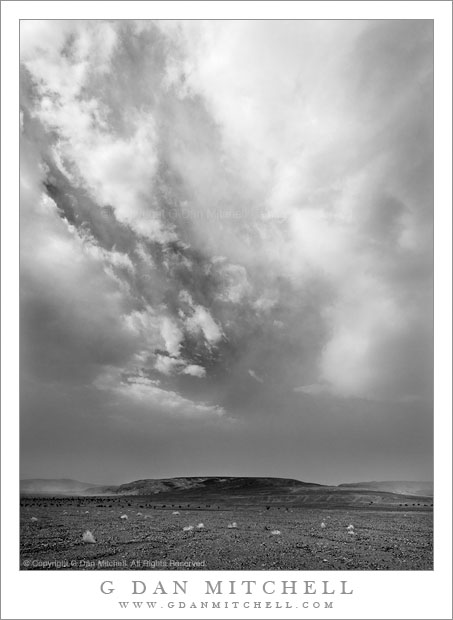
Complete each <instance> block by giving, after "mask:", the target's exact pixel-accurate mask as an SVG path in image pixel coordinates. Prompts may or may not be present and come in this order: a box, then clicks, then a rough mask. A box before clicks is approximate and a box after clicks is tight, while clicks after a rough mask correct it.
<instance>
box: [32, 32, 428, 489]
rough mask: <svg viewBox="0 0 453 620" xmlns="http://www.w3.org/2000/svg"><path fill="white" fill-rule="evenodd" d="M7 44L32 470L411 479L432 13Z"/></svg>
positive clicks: (424, 451)
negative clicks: (15, 73) (13, 60)
mask: <svg viewBox="0 0 453 620" xmlns="http://www.w3.org/2000/svg"><path fill="white" fill-rule="evenodd" d="M21 41H22V51H21V57H22V63H23V65H22V74H21V81H22V97H21V106H22V117H21V118H22V137H21V139H22V147H21V159H22V161H21V177H22V186H21V371H22V377H21V380H22V388H21V389H22V393H23V399H22V409H21V422H22V444H23V451H22V455H23V464H24V468H25V469H26V471H27V472H28V473H31V470H32V469H33V468H36V469H37V470H40V471H42V472H43V473H45V474H46V475H53V474H52V471H55V472H57V470H59V469H60V471H62V470H61V468H62V467H63V465H62V458H63V456H62V455H64V454H65V449H63V446H65V447H66V453H67V454H71V455H72V456H71V459H70V460H69V461H68V464H67V472H66V473H67V475H73V477H77V476H78V477H80V478H87V479H90V477H92V476H91V473H90V472H91V471H94V470H95V469H96V470H97V471H100V470H99V467H97V466H95V464H96V463H100V462H102V463H103V465H102V466H101V471H105V472H108V471H110V472H111V476H113V477H114V478H115V479H120V478H121V479H122V480H126V479H128V478H132V477H143V476H145V475H167V474H168V475H170V474H174V475H176V474H178V473H183V472H184V473H210V474H214V473H238V474H239V473H241V472H242V473H250V474H252V473H255V474H258V473H259V472H260V471H262V468H263V467H264V464H265V463H267V467H268V468H269V470H268V471H267V473H268V474H270V475H271V474H276V475H277V474H282V475H283V474H284V475H290V476H294V477H301V478H304V477H305V478H307V477H309V478H312V479H320V476H321V477H322V478H323V479H326V480H328V479H332V478H331V476H330V474H329V468H330V469H331V468H332V463H331V461H332V459H334V460H335V461H336V462H337V465H335V467H336V469H337V470H338V471H340V472H343V476H344V477H345V478H348V477H351V476H352V475H353V473H352V471H353V470H351V466H349V465H348V463H347V458H346V457H345V456H344V455H345V454H346V455H350V454H351V453H354V454H356V460H357V463H360V464H361V467H362V466H363V467H365V462H369V464H370V465H369V476H370V477H373V478H379V477H384V478H389V477H390V478H391V477H397V478H398V477H400V478H401V477H408V475H407V474H406V473H405V472H408V471H409V470H410V468H413V472H414V474H413V475H416V476H417V477H426V476H429V475H430V445H431V443H430V441H431V431H430V429H431V404H430V403H431V396H432V379H431V367H432V348H431V340H432V321H431V300H432V258H431V256H432V240H431V231H432V100H431V99H432V28H431V24H430V23H429V22H398V21H397V22H363V21H354V22H330V21H326V22H285V21H279V22H138V23H136V22H74V23H71V22H59V21H56V22H39V21H38V22H23V30H22V36H21ZM270 41H272V44H270V43H269V42H270ZM282 67H284V68H285V70H284V71H282ZM405 437H406V439H405ZM32 438H36V439H35V440H34V439H32ZM70 444H71V445H74V448H71V449H70V448H69V445H70ZM315 446H316V448H315ZM415 446H416V447H415ZM147 447H148V448H149V450H148V451H147ZM68 450H69V452H68ZM149 452H151V453H152V456H150V455H149ZM77 454H79V455H80V458H79V461H80V460H82V461H83V463H84V464H83V465H82V464H81V463H78V457H77ZM266 454H267V461H266V456H265V455H266ZM329 455H330V456H329ZM367 455H368V456H367ZM379 455H381V456H382V455H385V461H386V463H387V466H385V465H384V464H379ZM417 455H418V456H417ZM233 461H234V464H233ZM301 469H303V471H301ZM304 471H305V472H308V473H309V475H306V474H304V473H303V472H304ZM391 471H393V472H394V474H393V475H391V473H390V472H391ZM113 472H114V473H113ZM121 472H123V474H122V473H121ZM317 472H319V474H317ZM415 472H417V474H416V473H415ZM425 472H426V473H425ZM363 473H365V472H363ZM338 475H339V476H340V477H341V473H340V474H338ZM106 480H107V481H109V482H110V481H112V478H111V477H110V476H108V475H107V473H106Z"/></svg>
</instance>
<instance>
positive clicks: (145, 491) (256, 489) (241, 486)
mask: <svg viewBox="0 0 453 620" xmlns="http://www.w3.org/2000/svg"><path fill="white" fill-rule="evenodd" d="M321 486H322V485H320V484H315V483H312V482H301V481H300V480H293V479H290V478H256V477H234V476H192V477H185V478H160V479H156V480H153V479H145V480H135V481H134V482H129V483H127V484H121V485H120V486H118V487H110V489H111V490H114V489H115V493H117V494H120V495H158V494H160V493H197V494H198V493H207V494H209V493H236V494H237V493H239V494H241V493H245V494H247V495H248V494H252V495H253V494H256V493H265V492H275V491H276V490H279V491H284V492H294V491H296V490H298V489H301V488H307V487H321ZM108 488H109V487H106V490H107V489H108Z"/></svg>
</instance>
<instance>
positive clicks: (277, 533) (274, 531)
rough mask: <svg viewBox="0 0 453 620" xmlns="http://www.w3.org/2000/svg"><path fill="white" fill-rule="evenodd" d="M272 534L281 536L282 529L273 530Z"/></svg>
mask: <svg viewBox="0 0 453 620" xmlns="http://www.w3.org/2000/svg"><path fill="white" fill-rule="evenodd" d="M271 534H272V535H273V536H279V534H281V532H280V530H272V532H271Z"/></svg>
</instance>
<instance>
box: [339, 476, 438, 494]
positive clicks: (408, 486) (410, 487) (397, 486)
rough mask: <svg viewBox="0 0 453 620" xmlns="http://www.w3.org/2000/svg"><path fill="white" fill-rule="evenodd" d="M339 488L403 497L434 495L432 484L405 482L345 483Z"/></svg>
mask: <svg viewBox="0 0 453 620" xmlns="http://www.w3.org/2000/svg"><path fill="white" fill-rule="evenodd" d="M338 486H339V487H343V488H349V489H362V490H365V491H387V492H389V493H400V494H404V495H424V496H430V497H432V496H433V494H434V490H433V483H432V482H409V481H407V480H396V481H393V480H392V481H384V482H376V481H373V482H347V483H345V484H339V485H338Z"/></svg>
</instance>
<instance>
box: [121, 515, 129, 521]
mask: <svg viewBox="0 0 453 620" xmlns="http://www.w3.org/2000/svg"><path fill="white" fill-rule="evenodd" d="M128 518H129V517H128V516H127V515H121V517H120V519H124V520H126V519H128Z"/></svg>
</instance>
